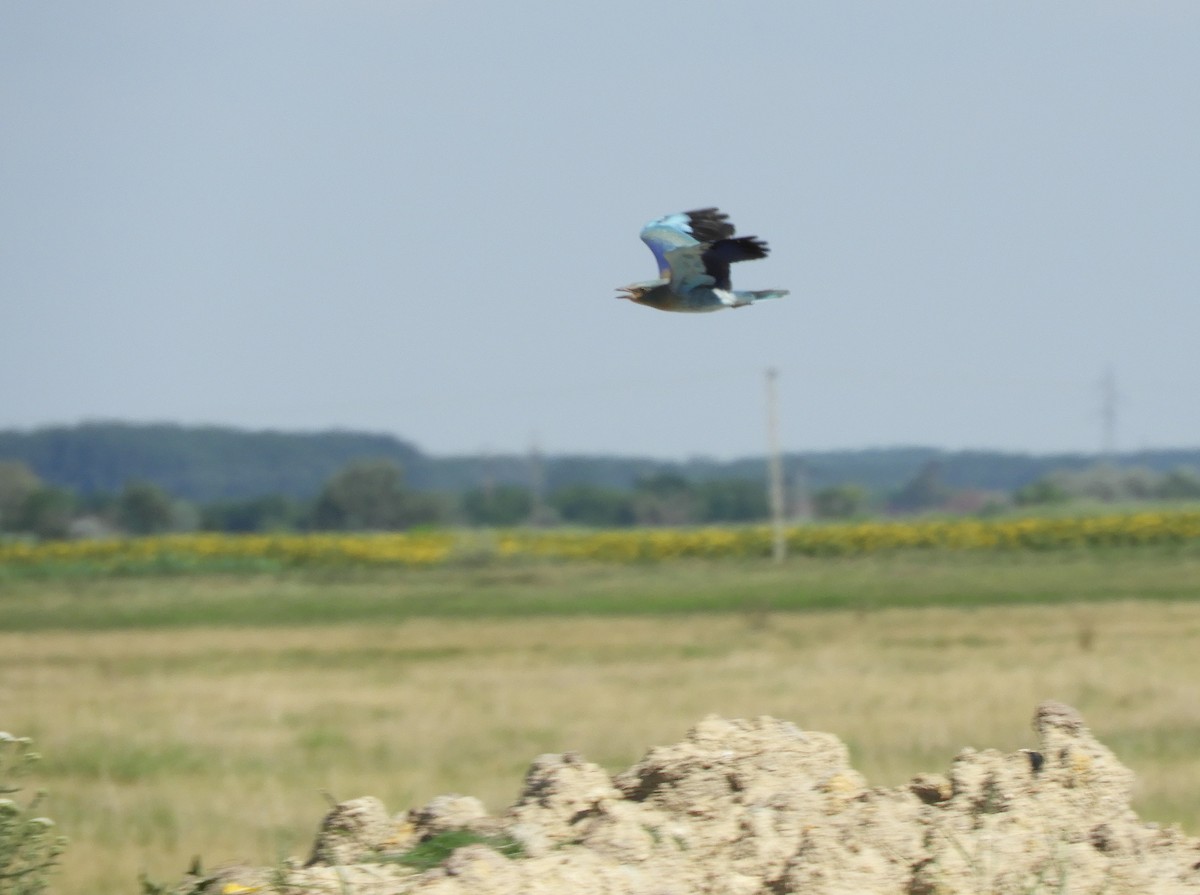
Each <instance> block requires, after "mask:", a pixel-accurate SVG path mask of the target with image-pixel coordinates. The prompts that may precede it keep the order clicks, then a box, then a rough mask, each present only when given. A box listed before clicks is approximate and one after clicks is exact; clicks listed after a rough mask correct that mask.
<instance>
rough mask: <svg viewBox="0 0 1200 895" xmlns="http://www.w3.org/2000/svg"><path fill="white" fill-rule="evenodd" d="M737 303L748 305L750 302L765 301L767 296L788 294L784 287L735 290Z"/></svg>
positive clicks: (779, 296) (775, 296) (777, 296)
mask: <svg viewBox="0 0 1200 895" xmlns="http://www.w3.org/2000/svg"><path fill="white" fill-rule="evenodd" d="M733 294H734V295H736V296H737V299H738V304H739V305H748V304H750V303H751V302H756V301H766V300H767V299H768V298H783V297H784V296H785V295H787V294H788V290H786V289H760V290H758V291H757V292H740V291H739V292H735V293H733Z"/></svg>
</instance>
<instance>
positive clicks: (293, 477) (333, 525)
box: [0, 423, 1200, 538]
mask: <svg viewBox="0 0 1200 895" xmlns="http://www.w3.org/2000/svg"><path fill="white" fill-rule="evenodd" d="M1118 460H1119V462H1113V461H1110V462H1098V460H1097V458H1095V457H1086V456H1082V455H1063V456H1056V457H1033V456H1028V455H1016V454H1001V453H989V452H958V453H946V452H940V451H936V450H933V449H928V448H895V449H879V450H870V451H843V452H828V453H811V454H790V455H788V456H787V457H786V458H785V461H784V468H785V469H786V470H787V475H786V479H787V481H786V483H785V488H784V494H783V497H784V506H785V512H786V514H787V515H788V516H789V517H791V518H796V519H801V518H820V519H850V518H859V517H863V516H869V515H879V514H904V513H921V512H929V511H935V512H942V513H951V514H989V513H994V512H999V511H1002V510H1004V509H1005V508H1006V507H1009V506H1012V505H1034V504H1056V503H1068V502H1070V501H1075V500H1090V501H1099V502H1116V501H1149V500H1197V499H1200V472H1198V471H1197V470H1200V450H1197V451H1156V452H1145V453H1139V454H1133V455H1125V456H1122V457H1120V458H1118ZM765 472H766V463H765V460H764V458H761V457H760V458H753V459H744V460H735V461H729V462H718V461H713V460H696V459H694V460H689V461H686V462H679V463H671V462H665V461H659V460H648V459H630V458H619V457H561V456H560V457H544V458H543V457H538V456H536V455H531V456H528V457H513V456H481V457H459V458H448V459H447V458H441V459H439V458H434V457H429V456H426V455H424V454H422V453H421V452H420V451H418V450H417V449H416V448H414V447H412V446H411V445H409V444H406V443H404V442H402V441H399V440H397V439H394V438H391V437H389V436H385V435H366V434H358V433H350V432H327V433H320V434H314V435H289V434H283V433H278V432H242V431H238V430H234V429H223V428H210V427H205V428H185V427H181V426H166V425H163V426H133V425H124V424H116V423H108V424H89V425H83V426H77V427H71V428H54V429H42V430H38V431H35V432H30V433H20V432H3V433H0V535H2V534H4V533H7V534H9V535H16V536H33V537H38V538H58V537H87V536H103V535H108V534H114V533H121V532H124V533H131V534H152V533H157V532H165V531H190V530H195V529H205V530H214V531H241V532H252V531H330V530H332V531H362V530H403V529H408V528H412V527H415V526H441V525H485V526H516V525H542V526H544V525H556V524H568V525H582V526H593V527H620V526H653V525H660V526H687V525H701V524H714V523H740V522H754V521H761V520H764V519H766V518H767V516H768V513H769V502H768V500H767V488H766V481H765V479H766V475H765Z"/></svg>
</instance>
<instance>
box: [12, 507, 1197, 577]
mask: <svg viewBox="0 0 1200 895" xmlns="http://www.w3.org/2000/svg"><path fill="white" fill-rule="evenodd" d="M786 539H787V547H788V552H789V553H790V554H792V555H800V556H862V555H868V554H873V553H886V552H894V551H899V550H951V551H1020V550H1035V551H1048V550H1071V549H1088V548H1112V547H1132V546H1143V545H1147V546H1148V545H1160V546H1161V545H1184V544H1200V512H1194V511H1167V512H1141V513H1128V514H1112V515H1101V516H1089V517H1061V518H1049V517H1036V518H1013V519H994V520H984V519H968V518H959V519H924V520H909V521H864V522H853V523H840V524H804V525H794V526H791V527H789V528H788V529H787V530H786ZM771 550H772V531H771V528H770V527H769V526H765V525H759V526H730V527H709V528H686V529H685V528H677V529H671V528H643V529H622V530H601V531H587V530H563V529H558V530H539V529H512V530H500V531H492V530H434V531H419V532H398V533H353V534H332V533H312V534H297V533H283V534H254V535H235V534H217V533H191V534H174V535H165V536H155V537H139V538H111V539H96V540H75V541H43V542H40V543H34V542H22V541H14V542H9V543H0V576H5V575H28V574H33V575H38V574H55V573H61V572H74V573H80V574H137V573H174V572H191V571H196V572H202V571H273V570H283V569H304V568H314V569H319V568H355V567H363V568H371V567H396V568H425V567H435V566H445V565H455V564H468V563H492V562H506V561H521V560H534V559H536V560H552V561H571V560H585V561H590V562H611V563H638V562H660V561H668V560H673V559H680V558H704V559H724V558H731V559H751V558H755V557H767V556H770V555H771Z"/></svg>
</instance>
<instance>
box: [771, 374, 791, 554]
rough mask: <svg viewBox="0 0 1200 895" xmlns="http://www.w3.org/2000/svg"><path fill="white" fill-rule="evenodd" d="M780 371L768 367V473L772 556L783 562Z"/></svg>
mask: <svg viewBox="0 0 1200 895" xmlns="http://www.w3.org/2000/svg"><path fill="white" fill-rule="evenodd" d="M778 378H779V372H778V371H777V370H776V369H775V368H774V367H768V368H767V475H768V481H769V488H770V490H769V492H768V494H769V497H770V502H771V526H772V530H773V534H774V538H773V542H772V549H771V556H772V558H773V559H774V560H775V562H777V563H780V562H783V560H784V558H785V557H786V556H787V538H786V537H785V534H784V530H783V514H784V506H783V457H782V456H781V454H780V450H779V396H778V395H777V394H776V392H777V389H776V380H777V379H778Z"/></svg>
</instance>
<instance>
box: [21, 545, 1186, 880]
mask: <svg viewBox="0 0 1200 895" xmlns="http://www.w3.org/2000/svg"><path fill="white" fill-rule="evenodd" d="M1197 597H1200V556H1197V555H1196V553H1195V551H1192V552H1190V553H1188V552H1182V553H1181V552H1175V553H1166V552H1162V551H1156V550H1142V551H1122V552H1110V553H1080V554H1069V555H1064V554H1056V555H1053V556H1043V555H1036V554H1023V555H1003V556H998V555H987V556H979V555H975V556H962V555H955V554H945V555H940V556H938V555H924V554H922V555H895V556H891V557H875V558H871V559H856V560H820V561H816V560H801V561H795V562H791V563H789V564H787V565H786V566H784V567H783V568H782V569H780V568H776V567H773V566H770V565H768V564H741V563H735V562H727V563H709V564H705V563H677V564H663V565H658V566H645V567H604V566H594V567H588V566H567V565H542V566H531V567H528V568H516V569H487V568H480V569H459V570H431V571H426V572H410V573H371V574H364V575H358V576H355V575H350V576H339V577H336V578H334V577H330V578H324V579H320V578H312V577H301V576H288V577H230V578H224V579H222V578H213V577H181V578H158V579H152V578H144V579H109V580H103V581H87V580H60V581H54V580H48V581H41V582H17V583H10V584H8V585H5V586H4V590H3V591H2V592H0V632H3V633H0V728H3V729H6V730H9V731H11V732H13V733H17V734H25V735H31V736H34V737H35V738H36V741H37V743H36V744H37V746H38V748H39V749H40V751H42V752H43V754H44V755H45V761H44V762H43V764H42V766H41V769H40V773H39V775H38V782H39V783H40V784H42V785H44V786H45V787H46V788H47V789H49V790H50V797H49V800H48V802H47V803H46V806H45V808H44V810H45V812H46V813H48V814H50V815H51V816H53V817H55V818H56V819H57V820H58V821H59V823H60V825H61V827H62V828H63V829H64V831H65V832H66V833H68V834H69V835H70V836H71V838H72V845H71V847H70V849H69V850H68V852H67V854H66V856H65V862H64V867H63V868H62V871H61V873H60V875H59V877H58V880H57V885H56V888H57V890H58V891H61V892H88V893H96V895H107V893H118V892H120V893H133V892H136V891H137V879H136V878H137V874H138V872H139V871H141V870H144V871H146V872H148V873H149V875H150V876H151V877H152V878H155V879H159V880H166V879H171V878H175V877H178V876H179V875H180V874H181V872H182V871H183V870H184V869H185V867H186V865H187V864H188V863H189V862H190V860H191V858H192V856H193V855H194V854H197V853H199V854H201V855H203V856H204V858H205V860H206V862H208V863H213V862H222V861H234V860H246V861H252V862H256V863H270V862H273V861H274V860H276V859H277V858H278V857H280V856H281V855H284V854H295V853H302V852H304V850H305V849H306V848H307V845H308V843H309V841H310V839H311V836H312V834H313V832H314V830H315V826H316V823H317V822H318V820H319V818H320V816H321V814H322V813H323V811H324V808H325V799H324V797H323V795H322V792H328V793H330V794H332V796H333V797H335V798H337V799H344V798H351V797H354V796H357V795H364V794H372V795H377V796H379V797H380V798H382V799H384V801H385V802H386V803H387V804H388V806H389V807H390V808H391V809H393V810H399V809H401V808H403V807H407V806H409V805H415V804H421V803H423V802H424V801H426V800H428V799H429V798H430V797H432V796H434V795H437V794H439V793H443V792H452V791H457V792H464V793H469V794H473V795H478V796H480V797H481V798H483V799H484V800H485V802H486V803H487V804H488V805H489V807H491V808H493V809H496V810H499V809H501V808H503V807H504V806H505V805H506V804H508V803H509V802H511V801H512V799H513V798H514V797H515V796H516V794H517V792H518V790H519V787H520V780H521V776H522V773H523V771H524V768H525V767H526V765H527V764H528V762H529V761H530V760H531V759H532V758H533V757H534V756H535V755H537V754H539V753H541V752H547V751H555V752H557V751H564V750H567V749H575V750H579V751H581V752H583V753H584V754H585V755H586V756H587V757H588V758H590V759H591V760H593V761H597V762H599V763H601V764H603V765H605V766H607V767H609V768H611V769H618V768H621V767H624V766H626V765H628V764H630V763H631V762H633V761H635V760H636V759H637V758H638V757H639V756H640V755H641V754H642V753H643V752H644V751H645V749H646V748H648V747H649V746H651V745H653V744H657V743H666V742H673V741H675V740H677V739H679V738H680V737H681V736H682V735H683V733H684V732H685V731H686V729H687V728H688V727H689V726H690V725H691V724H693V723H694V722H695V721H697V720H698V719H700V718H701V717H703V716H704V715H705V714H707V713H709V712H716V713H719V714H723V715H727V716H732V717H744V716H752V715H757V714H764V713H765V714H772V715H776V716H778V717H783V718H787V719H790V720H793V721H795V722H796V723H798V724H799V725H801V726H803V727H808V728H812V729H821V730H829V731H832V732H834V733H836V734H838V735H839V736H841V737H842V738H843V739H844V740H845V741H846V742H847V743H848V744H849V745H850V747H851V750H852V753H853V756H854V760H855V763H856V766H857V767H858V768H859V769H860V770H862V771H863V772H864V773H865V774H866V775H867V776H868V778H869V779H870V780H871V781H872V782H873V783H876V784H878V785H896V784H899V783H901V782H903V781H904V780H905V779H906V778H907V777H909V776H911V775H912V774H914V773H916V772H918V771H923V770H938V769H944V768H945V767H946V766H947V765H948V764H949V762H950V760H951V758H952V757H953V755H954V753H955V752H956V751H957V750H958V749H959V748H961V747H962V746H965V745H975V746H980V747H983V746H994V747H997V748H1001V749H1006V750H1007V749H1015V748H1020V747H1024V746H1031V745H1033V736H1032V732H1031V731H1030V730H1029V727H1028V721H1029V718H1030V716H1031V714H1032V711H1033V708H1034V706H1035V704H1036V703H1037V702H1038V701H1040V700H1042V699H1046V698H1057V699H1061V700H1063V701H1066V702H1069V703H1071V704H1073V705H1075V706H1076V707H1078V708H1079V709H1081V710H1082V711H1083V712H1084V714H1085V717H1086V718H1087V719H1088V721H1089V723H1090V724H1091V726H1092V727H1093V729H1094V730H1096V732H1097V733H1098V734H1099V736H1100V737H1101V738H1102V740H1103V741H1104V742H1106V743H1107V744H1108V745H1109V746H1110V747H1111V748H1113V749H1114V750H1115V751H1116V752H1117V754H1118V756H1119V757H1120V758H1121V759H1122V760H1123V761H1124V762H1125V763H1126V764H1128V765H1129V766H1131V767H1132V768H1134V770H1135V771H1137V773H1138V775H1139V782H1140V789H1139V794H1138V801H1137V803H1136V807H1137V808H1138V810H1139V811H1140V812H1141V813H1142V815H1143V817H1145V818H1147V819H1149V820H1157V821H1160V822H1180V823H1182V824H1183V825H1184V827H1185V829H1187V830H1188V831H1189V832H1192V833H1198V832H1200V782H1197V781H1200V697H1198V696H1197V695H1196V694H1197V690H1196V687H1195V681H1197V680H1200V651H1198V650H1196V649H1195V643H1196V642H1197V635H1198V634H1200V600H1197ZM836 607H841V608H836ZM799 610H819V611H799Z"/></svg>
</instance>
